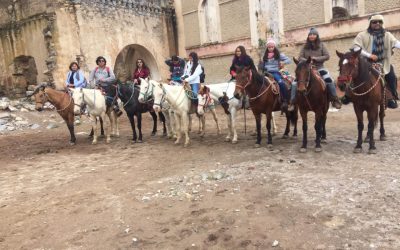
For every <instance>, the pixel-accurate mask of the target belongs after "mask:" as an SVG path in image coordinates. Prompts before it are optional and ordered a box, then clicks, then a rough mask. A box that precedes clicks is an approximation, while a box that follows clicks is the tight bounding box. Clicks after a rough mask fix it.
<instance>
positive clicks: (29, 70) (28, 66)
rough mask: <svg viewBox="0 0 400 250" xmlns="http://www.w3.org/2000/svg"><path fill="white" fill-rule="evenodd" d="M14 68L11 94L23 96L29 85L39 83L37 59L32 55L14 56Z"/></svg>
mask: <svg viewBox="0 0 400 250" xmlns="http://www.w3.org/2000/svg"><path fill="white" fill-rule="evenodd" d="M13 68H14V69H13V70H14V72H13V73H12V76H13V86H12V89H10V90H9V92H10V93H9V95H10V96H13V97H23V96H25V93H26V91H27V89H28V86H29V85H36V84H37V76H38V71H37V68H36V62H35V59H34V58H33V57H32V56H25V55H21V56H18V57H16V58H14V61H13Z"/></svg>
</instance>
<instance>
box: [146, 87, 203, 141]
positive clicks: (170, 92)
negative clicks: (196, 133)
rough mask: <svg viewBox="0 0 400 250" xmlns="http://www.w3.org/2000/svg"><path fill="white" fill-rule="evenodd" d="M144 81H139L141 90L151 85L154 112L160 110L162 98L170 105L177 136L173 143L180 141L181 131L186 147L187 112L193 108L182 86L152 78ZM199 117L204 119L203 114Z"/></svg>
mask: <svg viewBox="0 0 400 250" xmlns="http://www.w3.org/2000/svg"><path fill="white" fill-rule="evenodd" d="M144 82H146V81H144ZM144 82H142V83H141V92H142V91H144V89H146V88H147V89H148V88H149V85H151V86H152V89H153V90H152V92H153V96H154V105H153V108H154V110H155V111H156V112H159V111H160V110H161V108H162V104H163V102H164V100H165V101H167V102H168V103H169V105H170V106H171V109H172V110H173V111H174V116H175V122H176V124H175V126H176V128H175V129H176V134H177V138H176V140H175V144H179V143H180V139H181V137H182V132H183V133H184V134H185V143H184V147H187V146H188V145H189V142H190V138H189V114H190V113H194V112H195V110H194V109H192V102H191V99H190V98H189V97H188V95H187V93H186V90H185V88H184V86H172V85H169V84H166V83H159V82H156V81H154V80H150V81H149V82H148V83H147V84H146V83H144ZM143 83H144V84H143ZM146 85H147V86H146ZM142 86H143V89H142ZM200 119H204V116H200ZM203 129H204V128H203Z"/></svg>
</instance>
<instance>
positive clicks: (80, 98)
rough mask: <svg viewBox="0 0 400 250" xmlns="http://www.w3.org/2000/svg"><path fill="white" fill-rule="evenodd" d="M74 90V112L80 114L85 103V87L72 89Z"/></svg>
mask: <svg viewBox="0 0 400 250" xmlns="http://www.w3.org/2000/svg"><path fill="white" fill-rule="evenodd" d="M70 90H71V92H72V98H73V99H74V103H75V107H74V114H75V115H80V114H81V110H82V105H83V104H84V94H83V89H82V88H79V89H70Z"/></svg>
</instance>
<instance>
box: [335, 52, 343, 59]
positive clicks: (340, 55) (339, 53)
mask: <svg viewBox="0 0 400 250" xmlns="http://www.w3.org/2000/svg"><path fill="white" fill-rule="evenodd" d="M336 55H337V56H338V57H339V58H342V57H343V56H344V54H343V53H341V52H339V51H337V50H336Z"/></svg>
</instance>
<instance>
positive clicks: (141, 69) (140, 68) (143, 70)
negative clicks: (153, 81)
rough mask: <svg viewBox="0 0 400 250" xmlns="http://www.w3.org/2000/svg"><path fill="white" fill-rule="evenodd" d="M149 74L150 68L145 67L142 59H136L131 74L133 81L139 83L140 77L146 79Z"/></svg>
mask: <svg viewBox="0 0 400 250" xmlns="http://www.w3.org/2000/svg"><path fill="white" fill-rule="evenodd" d="M149 76H150V69H149V68H148V67H147V65H146V63H145V62H144V61H143V59H140V58H139V59H137V60H136V69H135V71H134V72H133V74H132V80H133V83H134V84H136V85H140V78H142V79H146V78H147V77H149Z"/></svg>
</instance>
